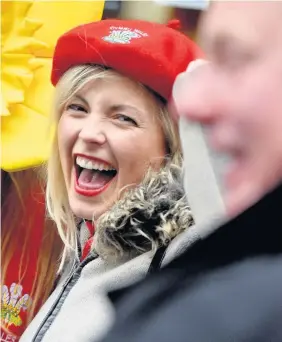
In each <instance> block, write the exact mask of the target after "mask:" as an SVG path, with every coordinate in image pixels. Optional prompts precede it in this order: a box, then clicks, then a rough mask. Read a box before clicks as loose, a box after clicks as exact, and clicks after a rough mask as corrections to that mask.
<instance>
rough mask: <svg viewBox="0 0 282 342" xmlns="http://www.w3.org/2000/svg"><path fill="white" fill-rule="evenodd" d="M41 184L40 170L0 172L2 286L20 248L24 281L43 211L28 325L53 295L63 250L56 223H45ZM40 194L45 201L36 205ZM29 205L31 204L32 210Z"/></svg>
mask: <svg viewBox="0 0 282 342" xmlns="http://www.w3.org/2000/svg"><path fill="white" fill-rule="evenodd" d="M41 181H42V180H40V178H39V172H38V169H35V170H34V169H28V170H24V171H17V172H12V173H8V172H5V171H3V170H1V188H2V189H1V190H2V192H1V200H2V203H1V214H2V215H1V225H2V234H1V243H2V250H1V255H2V258H1V259H2V260H1V285H4V284H5V283H6V278H7V274H8V273H9V265H10V262H11V260H12V258H13V256H14V255H15V254H16V253H18V252H19V250H18V248H19V246H21V249H20V251H21V257H20V261H19V265H18V267H19V269H18V281H19V283H21V281H22V279H24V278H25V274H26V270H27V267H28V266H29V259H27V257H28V256H29V255H30V253H29V249H30V248H31V245H32V243H33V241H34V240H33V239H34V237H33V235H32V233H33V232H34V227H35V226H34V225H35V224H38V222H37V221H36V218H35V216H38V211H41V210H42V222H43V224H44V227H43V229H42V239H41V241H36V242H37V243H39V244H40V247H39V250H40V253H39V255H38V259H37V260H36V270H35V271H36V277H35V279H30V281H33V284H32V289H31V292H30V293H29V295H30V297H31V298H32V302H31V304H30V306H29V307H28V311H27V322H25V323H26V325H27V324H28V323H29V322H30V321H31V320H32V318H33V317H34V315H35V314H36V311H37V310H39V309H40V306H39V304H41V305H43V303H44V302H45V300H46V299H47V298H48V296H49V295H50V293H51V290H52V288H53V286H54V282H55V279H56V274H57V270H58V266H59V259H60V255H61V252H62V247H63V246H62V242H61V239H60V237H59V235H58V232H57V230H56V227H55V225H54V222H52V221H51V220H50V219H49V220H45V206H44V184H43V183H42V182H41ZM38 195H42V202H38V203H37V199H38ZM38 201H39V199H38ZM30 203H32V208H31V206H30ZM37 204H38V206H37ZM30 209H32V210H30ZM40 219H41V214H40ZM38 229H41V227H38ZM7 329H8V328H6V330H7Z"/></svg>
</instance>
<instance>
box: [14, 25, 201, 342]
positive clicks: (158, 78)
mask: <svg viewBox="0 0 282 342" xmlns="http://www.w3.org/2000/svg"><path fill="white" fill-rule="evenodd" d="M198 53H200V52H199V50H198V48H197V47H196V46H195V44H194V43H193V42H191V41H190V40H189V39H188V38H187V37H186V36H184V35H183V34H181V33H180V32H178V31H176V30H174V29H172V28H169V27H167V26H164V25H160V24H154V23H149V22H143V21H122V20H104V21H100V22H98V23H91V24H87V25H82V26H80V27H77V28H74V29H73V30H71V31H70V32H67V33H66V34H64V35H63V36H62V37H61V38H60V39H59V40H58V43H57V46H56V49H55V54H54V59H53V70H52V83H53V84H54V86H55V87H56V89H55V106H54V120H55V124H56V126H57V133H56V138H55V141H54V145H53V151H52V154H51V159H50V161H49V165H48V172H47V173H48V179H47V184H48V185H47V203H48V210H49V214H50V216H51V217H52V218H53V220H54V221H55V222H56V224H57V227H58V230H59V233H60V235H61V238H62V240H63V241H64V243H65V250H64V254H63V258H62V262H61V273H60V279H59V282H58V285H57V288H56V289H55V291H54V292H53V293H52V295H51V296H50V298H49V300H48V301H47V303H46V304H45V305H44V307H43V308H42V309H41V311H40V312H39V314H38V315H37V316H36V317H35V319H34V320H33V322H32V323H31V325H30V326H29V328H28V329H27V331H26V332H25V334H24V336H23V337H22V339H21V341H28V342H30V341H36V342H39V341H44V342H54V341H60V342H64V341H66V342H72V341H73V342H74V341H75V342H77V341H80V342H88V341H96V340H99V339H100V338H101V337H102V336H103V335H104V334H105V332H107V330H108V329H109V327H110V326H111V324H112V322H113V320H114V311H113V308H112V305H111V302H110V301H109V299H108V297H107V292H108V291H110V290H115V289H119V288H121V287H124V286H127V285H129V284H132V283H134V282H136V281H138V280H140V279H141V278H143V277H145V276H146V274H147V273H148V272H149V271H154V270H156V269H158V268H159V267H161V261H162V259H163V256H164V253H165V249H166V247H167V246H168V244H169V243H170V241H171V240H172V239H173V238H174V237H175V236H176V235H178V234H179V233H181V232H182V231H184V230H185V229H186V228H188V227H189V226H191V225H192V223H193V219H192V217H191V213H190V210H189V207H188V205H187V202H186V199H185V198H184V193H183V190H182V186H181V151H180V145H179V137H178V133H177V130H176V128H175V126H174V124H173V121H172V120H171V118H170V117H169V115H168V112H167V106H166V104H167V100H168V99H169V96H170V93H171V89H172V85H173V81H174V79H175V77H176V76H177V74H178V73H180V72H182V71H184V70H185V69H186V67H187V65H188V64H189V62H190V61H191V60H193V59H195V58H197V57H198Z"/></svg>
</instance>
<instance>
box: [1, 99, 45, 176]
mask: <svg viewBox="0 0 282 342" xmlns="http://www.w3.org/2000/svg"><path fill="white" fill-rule="evenodd" d="M11 111H12V113H13V114H12V115H10V116H2V117H1V128H2V134H1V145H2V156H1V168H2V169H3V170H5V171H14V170H21V169H24V168H28V167H32V166H34V165H40V164H41V163H42V162H44V161H45V160H46V159H47V157H48V154H49V148H50V144H51V138H50V132H49V129H48V119H47V118H46V117H44V116H42V115H38V113H37V112H36V111H33V110H32V109H30V108H28V107H26V106H25V105H21V104H20V105H14V106H12V107H11Z"/></svg>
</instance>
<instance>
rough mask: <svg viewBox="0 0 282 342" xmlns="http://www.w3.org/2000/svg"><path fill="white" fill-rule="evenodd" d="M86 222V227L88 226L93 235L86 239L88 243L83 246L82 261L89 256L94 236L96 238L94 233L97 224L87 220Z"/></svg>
mask: <svg viewBox="0 0 282 342" xmlns="http://www.w3.org/2000/svg"><path fill="white" fill-rule="evenodd" d="M85 224H86V227H87V229H88V231H89V234H90V236H91V237H90V238H89V239H88V240H87V241H86V243H85V245H84V247H83V250H82V253H81V258H80V261H83V260H84V259H85V258H86V257H87V255H88V254H89V252H90V250H91V246H92V242H93V238H94V233H95V226H94V225H93V222H91V221H85Z"/></svg>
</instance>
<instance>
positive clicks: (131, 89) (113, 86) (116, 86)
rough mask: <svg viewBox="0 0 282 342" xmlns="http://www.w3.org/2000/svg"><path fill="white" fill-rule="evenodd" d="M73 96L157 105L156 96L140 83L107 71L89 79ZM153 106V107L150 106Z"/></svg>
mask: <svg viewBox="0 0 282 342" xmlns="http://www.w3.org/2000/svg"><path fill="white" fill-rule="evenodd" d="M73 96H76V97H78V96H81V97H83V98H85V99H86V100H88V101H89V102H92V103H95V102H96V101H99V100H101V99H107V101H108V102H109V103H111V102H116V101H118V102H119V101H122V103H123V104H128V105H135V106H141V107H144V106H145V107H147V106H150V108H151V110H153V109H154V108H153V107H159V105H158V100H157V98H156V96H155V95H154V94H153V93H152V92H151V91H150V90H149V89H147V88H146V87H144V86H143V85H142V84H140V83H138V82H136V81H134V80H132V79H130V78H128V77H126V76H123V75H121V74H118V73H114V72H113V73H109V74H108V75H104V76H101V77H99V75H97V78H95V79H92V80H90V81H89V82H87V83H86V84H85V85H84V86H83V88H82V89H80V90H78V91H77V92H76V93H75V94H74V95H73ZM152 106H153V107H152Z"/></svg>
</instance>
